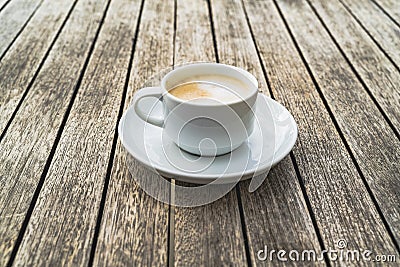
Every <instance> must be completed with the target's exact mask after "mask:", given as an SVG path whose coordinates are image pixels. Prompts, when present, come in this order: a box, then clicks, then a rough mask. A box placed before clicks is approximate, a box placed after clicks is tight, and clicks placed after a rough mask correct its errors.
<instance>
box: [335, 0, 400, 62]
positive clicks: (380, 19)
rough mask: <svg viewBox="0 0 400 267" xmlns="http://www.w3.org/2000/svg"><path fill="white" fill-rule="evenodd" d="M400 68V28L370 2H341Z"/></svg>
mask: <svg viewBox="0 0 400 267" xmlns="http://www.w3.org/2000/svg"><path fill="white" fill-rule="evenodd" d="M340 1H341V2H342V3H343V4H344V5H345V6H346V7H347V8H348V9H349V10H350V11H351V13H352V14H353V15H354V16H355V17H356V18H357V20H358V21H359V22H360V24H361V25H363V26H364V28H366V30H367V31H368V33H369V34H370V35H371V36H372V37H373V38H374V40H375V41H376V42H377V43H378V44H379V45H380V46H381V47H382V48H383V49H384V50H385V52H386V53H387V54H388V55H389V56H390V58H391V59H392V60H393V62H395V64H396V65H397V68H399V67H400V28H399V27H397V25H396V24H395V23H394V22H393V21H392V20H390V18H388V17H387V16H386V15H385V13H383V11H382V10H381V9H380V8H379V7H377V6H376V5H375V4H374V3H372V2H371V1H369V0H340Z"/></svg>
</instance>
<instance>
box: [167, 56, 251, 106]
mask: <svg viewBox="0 0 400 267" xmlns="http://www.w3.org/2000/svg"><path fill="white" fill-rule="evenodd" d="M199 65H209V66H221V67H226V68H230V69H231V70H233V71H236V72H237V73H238V74H239V75H241V76H242V77H243V78H244V79H245V80H246V81H247V82H248V83H249V84H252V85H254V92H252V93H250V94H249V95H248V96H246V97H243V98H241V99H239V100H235V101H232V102H226V103H225V102H221V101H218V100H215V101H212V102H211V103H199V102H196V101H193V100H184V99H181V98H179V97H176V96H174V95H172V94H171V93H169V90H167V89H166V86H165V84H166V82H167V80H168V78H169V77H170V76H171V75H173V74H174V73H175V72H177V71H179V70H181V69H183V68H188V67H192V66H199ZM247 76H249V77H247ZM250 77H251V78H252V79H253V80H255V81H257V78H256V77H254V75H253V74H251V73H250V72H248V71H246V70H244V69H241V68H239V67H235V66H231V65H227V64H223V63H213V62H200V63H189V64H186V65H183V66H179V67H177V68H176V69H174V70H171V71H170V72H168V73H167V74H166V75H165V76H164V77H163V78H162V80H161V90H162V91H163V94H162V95H163V97H165V96H168V98H171V99H172V100H174V101H176V102H179V103H182V104H183V103H185V104H188V105H193V106H226V105H234V104H239V103H244V102H246V103H247V102H248V100H249V99H251V98H252V97H254V95H257V93H258V86H257V84H254V82H253V81H252V80H251V78H250ZM171 89H172V88H171Z"/></svg>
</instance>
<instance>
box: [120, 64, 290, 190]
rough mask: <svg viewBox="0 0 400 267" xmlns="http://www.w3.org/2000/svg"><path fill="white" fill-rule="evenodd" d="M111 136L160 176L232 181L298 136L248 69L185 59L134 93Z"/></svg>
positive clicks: (265, 166) (266, 163) (277, 156)
mask: <svg viewBox="0 0 400 267" xmlns="http://www.w3.org/2000/svg"><path fill="white" fill-rule="evenodd" d="M118 133H119V137H120V140H121V142H122V144H123V146H124V147H125V149H126V150H127V152H128V153H129V154H130V155H131V156H132V157H133V158H135V159H136V160H137V161H139V162H140V163H142V164H143V165H144V166H145V167H148V168H149V169H150V170H151V171H154V172H157V173H158V174H160V175H162V176H163V177H166V178H173V179H176V180H181V181H184V182H189V183H196V184H206V183H210V182H215V181H217V182H218V183H233V182H235V181H238V180H245V179H249V178H251V177H253V176H257V175H260V174H262V173H265V172H266V171H268V170H269V169H270V168H271V167H272V166H274V165H275V164H277V163H278V162H279V161H281V160H282V159H283V158H284V157H285V156H286V155H288V154H289V152H290V151H291V149H292V147H293V145H294V144H295V142H296V139H297V125H296V122H295V121H294V119H293V116H292V115H291V114H290V112H289V111H288V110H287V109H286V108H285V107H284V106H282V105H281V104H279V103H278V102H276V101H275V100H273V99H271V98H269V97H267V96H265V95H263V94H261V93H259V92H258V82H257V79H256V78H255V77H254V76H253V75H252V74H250V73H249V72H247V71H245V70H242V69H240V68H237V67H233V66H229V65H225V64H219V63H192V64H188V65H184V66H181V67H177V68H175V69H174V70H172V71H170V72H169V73H168V74H166V75H165V76H164V77H163V78H162V80H161V85H160V87H147V88H143V89H140V90H138V91H137V92H136V93H135V95H134V98H133V100H132V104H131V106H130V108H129V109H128V110H127V111H126V112H125V113H124V115H123V116H122V118H121V120H120V122H119V125H118Z"/></svg>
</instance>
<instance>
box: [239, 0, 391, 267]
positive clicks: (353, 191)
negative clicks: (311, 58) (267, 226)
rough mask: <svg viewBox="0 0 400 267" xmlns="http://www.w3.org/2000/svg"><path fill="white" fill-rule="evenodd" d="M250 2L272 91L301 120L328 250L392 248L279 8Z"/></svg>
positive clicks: (300, 157) (298, 153)
mask: <svg viewBox="0 0 400 267" xmlns="http://www.w3.org/2000/svg"><path fill="white" fill-rule="evenodd" d="M292 3H293V8H294V9H295V8H299V7H298V5H299V4H298V3H297V2H292ZM287 5H290V4H289V3H288V4H287ZM245 7H246V10H247V13H248V15H249V16H248V17H249V21H250V24H251V27H252V30H253V32H254V36H255V39H256V44H257V47H258V50H259V52H260V56H261V58H262V62H263V64H264V66H265V69H266V72H267V76H268V77H269V81H270V85H271V88H272V91H273V94H274V96H275V97H276V98H277V99H278V101H280V102H282V103H283V104H284V105H285V106H286V107H287V108H288V109H289V110H290V111H291V112H292V114H293V116H294V118H295V119H296V121H297V123H298V127H299V137H298V140H297V143H296V145H295V147H294V150H293V154H294V158H295V159H296V162H297V166H298V169H299V173H300V175H301V179H302V183H304V187H305V190H306V192H307V196H308V198H309V202H310V205H311V208H312V212H313V213H314V216H315V220H316V223H317V226H318V229H319V232H320V235H321V238H322V240H323V242H324V247H325V249H327V248H329V247H330V248H332V249H335V248H337V246H336V244H337V242H338V240H340V239H344V240H346V241H347V244H348V245H347V247H348V248H349V249H367V248H369V249H371V250H373V251H374V252H389V251H390V252H391V250H392V249H394V247H393V244H392V243H391V241H390V237H389V236H388V234H387V232H386V229H385V227H384V225H383V223H382V221H381V220H380V218H379V214H378V212H377V211H376V208H375V207H374V204H373V202H372V201H371V199H370V197H369V195H368V191H367V190H366V188H365V186H364V184H363V181H362V179H361V177H360V176H359V174H358V172H357V169H356V167H355V166H354V164H353V162H352V159H351V157H350V156H349V154H348V152H347V151H346V148H345V146H344V144H343V142H342V141H341V138H340V136H339V134H338V133H337V131H336V129H335V126H334V123H333V122H332V120H331V118H330V116H329V113H328V112H327V110H326V108H325V106H324V103H323V101H322V100H321V98H320V96H319V94H318V92H317V90H316V88H315V86H314V84H313V81H312V79H311V78H310V76H309V74H308V72H307V69H306V68H305V66H304V65H303V62H302V60H301V58H300V56H299V55H298V53H297V50H296V48H295V46H294V44H293V42H292V40H291V38H290V36H289V34H288V32H287V31H286V30H284V29H285V25H284V23H283V22H282V20H281V18H280V16H279V13H278V11H277V9H276V7H275V6H274V5H273V2H272V1H245ZM299 12H301V11H299ZM308 23H309V22H308ZM266 25H267V26H266ZM313 26H314V25H310V27H313ZM329 56H331V55H329ZM284 231H286V230H284ZM281 233H282V232H280V234H281ZM360 264H361V263H360Z"/></svg>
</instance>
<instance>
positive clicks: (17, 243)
mask: <svg viewBox="0 0 400 267" xmlns="http://www.w3.org/2000/svg"><path fill="white" fill-rule="evenodd" d="M76 2H77V1H75V3H74V6H75V4H76ZM110 2H111V0H108V2H107V6H106V8H105V11H104V13H103V16H102V18H101V21H100V23H99V26H98V28H97V31H96V34H95V37H94V39H93V42H92V44H91V46H90V49H89V53H88V56H87V58H86V60H85V63H84V66H83V69H82V71H81V73H80V75H79V78H78V82H77V85H76V87H75V88H74V92H73V94H72V97H71V99H70V102H69V105H68V107H67V110H66V112H65V114H64V117H63V120H62V122H61V125H60V128H59V129H58V131H57V136H56V139H55V141H54V143H53V146H52V148H51V151H50V154H49V157H48V158H47V160H46V164H45V167H44V169H43V172H42V175H41V177H40V180H39V183H38V185H37V187H36V189H35V192H34V195H33V197H32V201H31V204H30V205H29V208H28V212H27V214H26V216H25V218H24V221H23V223H22V226H21V229H20V232H19V234H18V237H17V240H16V241H15V245H14V247H13V250H12V252H11V256H10V258H9V260H8V263H7V266H10V267H11V266H12V265H13V262H14V260H15V257H16V255H17V253H18V250H19V247H20V245H21V243H22V240H23V238H24V234H25V232H26V230H27V227H28V224H29V220H30V217H31V215H32V212H33V210H34V208H35V205H36V202H37V200H38V197H39V194H40V191H41V189H42V186H43V184H44V181H45V178H46V175H47V173H48V171H49V167H50V164H51V162H52V159H53V157H54V154H55V151H56V148H57V145H58V142H59V141H60V138H61V135H62V132H63V129H64V126H65V124H66V122H67V119H68V115H69V113H70V111H71V108H72V105H73V103H74V100H75V97H76V95H77V93H78V90H79V87H80V85H81V82H82V79H83V76H84V74H85V71H86V68H87V66H88V64H89V60H90V58H91V55H92V53H93V50H94V47H95V44H96V41H97V38H98V36H99V34H100V30H101V28H102V26H103V23H104V20H105V17H106V14H107V11H108V8H109V6H110ZM72 10H73V8H71V10H70V13H69V14H68V17H67V18H66V20H65V21H64V23H63V25H65V23H66V21H67V20H68V18H69V15H70V14H71V12H72ZM60 32H61V29H60ZM58 34H59V33H58ZM54 42H55V40H54ZM49 51H50V49H49ZM49 51H48V52H49ZM43 61H44V60H43ZM38 72H39V71H38Z"/></svg>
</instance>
